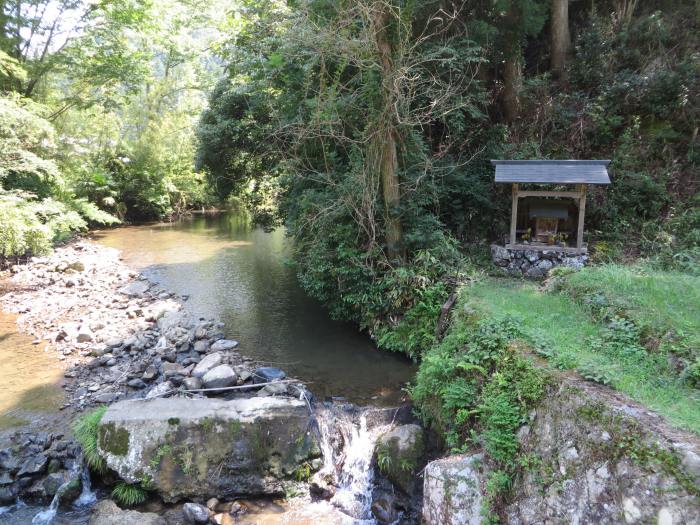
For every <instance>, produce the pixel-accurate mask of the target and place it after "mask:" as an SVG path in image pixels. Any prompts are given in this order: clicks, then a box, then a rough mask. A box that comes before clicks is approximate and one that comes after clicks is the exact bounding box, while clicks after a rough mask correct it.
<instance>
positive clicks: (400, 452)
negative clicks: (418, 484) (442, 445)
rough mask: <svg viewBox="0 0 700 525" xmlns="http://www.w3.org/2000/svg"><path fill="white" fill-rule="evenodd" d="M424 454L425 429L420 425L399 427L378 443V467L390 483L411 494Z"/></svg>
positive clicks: (382, 437)
mask: <svg viewBox="0 0 700 525" xmlns="http://www.w3.org/2000/svg"><path fill="white" fill-rule="evenodd" d="M424 452H425V440H424V438H423V429H422V428H421V427H420V426H419V425H414V424H410V425H401V426H397V427H395V428H393V429H392V430H390V431H389V432H387V433H386V434H383V435H382V436H381V437H380V438H379V440H378V441H377V449H376V459H377V465H378V467H379V470H380V471H381V472H382V474H384V475H385V476H386V477H387V478H388V479H389V481H391V482H392V483H393V484H394V485H396V486H397V487H399V488H400V489H401V490H403V491H404V492H406V493H407V494H411V492H413V489H414V481H415V477H416V472H417V471H418V467H419V466H420V464H421V460H422V459H423V454H424Z"/></svg>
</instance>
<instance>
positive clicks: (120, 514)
mask: <svg viewBox="0 0 700 525" xmlns="http://www.w3.org/2000/svg"><path fill="white" fill-rule="evenodd" d="M89 525H166V524H165V520H164V519H163V518H161V517H160V516H158V514H154V513H152V512H137V511H135V510H122V509H120V508H119V507H117V504H116V503H114V502H113V501H110V500H102V501H100V502H99V503H98V504H97V505H95V507H94V508H93V509H92V515H91V516H90V523H89Z"/></svg>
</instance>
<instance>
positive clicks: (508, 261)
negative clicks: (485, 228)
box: [491, 244, 588, 279]
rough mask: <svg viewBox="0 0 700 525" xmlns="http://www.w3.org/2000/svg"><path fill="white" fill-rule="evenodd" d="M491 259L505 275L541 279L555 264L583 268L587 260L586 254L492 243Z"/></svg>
mask: <svg viewBox="0 0 700 525" xmlns="http://www.w3.org/2000/svg"><path fill="white" fill-rule="evenodd" d="M491 259H492V260H493V263H494V264H495V265H496V266H498V267H499V268H501V269H502V270H503V272H504V273H506V274H507V275H512V276H514V277H529V278H531V279H541V278H543V277H546V276H547V275H548V274H549V271H550V270H551V269H552V268H556V267H557V266H569V267H571V268H576V269H577V270H578V269H581V268H583V267H584V266H585V265H586V262H587V261H588V255H587V254H585V253H584V254H572V253H565V252H563V251H561V250H555V249H552V250H546V249H545V250H542V249H539V250H533V249H525V248H522V249H521V248H505V247H503V246H499V245H497V244H492V245H491Z"/></svg>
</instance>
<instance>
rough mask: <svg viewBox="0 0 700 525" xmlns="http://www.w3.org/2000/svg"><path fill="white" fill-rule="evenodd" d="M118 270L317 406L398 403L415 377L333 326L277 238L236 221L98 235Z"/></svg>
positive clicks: (212, 219)
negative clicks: (287, 378) (145, 281)
mask: <svg viewBox="0 0 700 525" xmlns="http://www.w3.org/2000/svg"><path fill="white" fill-rule="evenodd" d="M95 239H96V240H97V241H99V242H101V243H104V244H105V245H108V246H112V247H115V248H118V249H120V250H122V253H123V257H124V259H125V260H126V262H127V263H129V264H131V265H133V266H135V267H137V268H139V269H140V270H142V271H143V272H144V273H145V274H147V275H148V276H149V277H150V278H151V279H152V280H154V281H156V282H158V283H161V284H162V285H163V286H164V287H165V288H167V289H169V290H172V291H174V292H177V293H178V294H181V295H188V296H189V297H190V298H189V300H188V302H187V307H188V308H189V309H190V310H191V311H192V312H193V313H196V314H198V315H201V316H204V317H207V318H215V319H218V320H220V321H222V322H224V323H225V329H224V331H225V332H226V334H227V336H229V337H232V338H235V339H237V340H239V341H240V343H241V347H240V350H241V353H242V354H243V355H245V356H248V357H251V358H253V359H256V360H258V361H260V362H263V363H265V364H268V365H271V366H278V367H280V368H282V369H284V370H285V371H287V372H288V373H289V374H290V375H292V376H294V377H297V378H299V379H302V380H304V381H306V382H307V383H308V384H309V387H310V389H311V390H312V391H313V392H314V393H315V394H316V395H317V396H319V397H321V398H324V397H327V396H341V397H345V398H347V399H349V400H350V401H353V402H355V403H359V404H374V405H388V404H394V403H396V402H398V401H399V398H400V397H401V396H402V390H401V389H402V387H403V386H404V385H405V383H406V382H408V381H410V379H411V378H412V377H413V375H414V373H415V367H414V365H413V364H412V363H411V362H410V361H409V360H408V359H406V358H404V357H403V356H401V355H397V354H391V353H388V352H381V351H378V350H377V349H376V347H375V346H374V345H373V343H372V342H371V340H370V339H369V338H368V337H367V335H366V334H363V333H360V332H359V331H358V330H357V328H356V327H355V326H353V325H350V324H347V323H341V322H336V321H333V320H331V319H330V318H329V316H328V313H327V311H326V310H324V309H323V308H322V307H321V305H320V304H318V303H317V302H316V301H314V300H312V299H310V298H309V297H308V296H307V295H306V294H305V293H304V291H303V290H302V289H301V288H300V286H299V284H298V282H297V279H296V275H295V271H294V269H293V268H292V267H291V265H290V264H289V262H290V257H291V249H290V248H291V247H290V243H289V240H288V239H287V238H286V236H285V232H284V230H283V229H277V230H275V231H273V232H270V233H268V232H265V231H263V230H262V229H260V228H254V227H252V226H251V224H250V222H249V221H248V220H247V218H246V216H245V215H243V214H240V213H225V214H218V215H196V216H194V217H190V218H186V219H183V220H179V221H177V222H173V223H161V224H152V225H143V226H129V227H125V228H118V229H114V230H108V231H103V232H98V233H96V234H95Z"/></svg>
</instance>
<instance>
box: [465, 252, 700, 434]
mask: <svg viewBox="0 0 700 525" xmlns="http://www.w3.org/2000/svg"><path fill="white" fill-rule="evenodd" d="M673 275H674V276H675V274H673ZM680 277H681V279H680V281H679V283H680V284H676V281H674V280H673V279H672V278H671V276H670V274H667V273H663V272H662V273H661V274H660V276H659V280H658V282H653V281H654V280H655V277H654V275H648V276H646V277H644V276H636V275H634V272H633V270H630V269H628V268H624V267H615V266H607V267H599V268H591V269H590V270H585V271H584V272H580V273H578V274H575V275H572V276H567V277H566V278H565V279H566V281H568V280H569V279H571V281H570V282H571V283H572V284H571V288H569V287H568V286H569V285H568V284H565V285H564V286H565V288H566V289H567V290H574V289H576V290H583V289H584V288H585V289H586V290H588V291H587V292H586V293H590V291H591V290H589V288H588V287H591V289H592V288H593V287H595V289H596V290H604V291H605V293H606V295H607V294H609V295H610V296H614V297H616V298H617V299H618V300H619V301H621V302H624V303H625V304H627V305H628V307H634V308H635V310H634V311H635V312H636V315H638V316H639V317H638V318H639V319H644V320H645V321H646V322H647V323H649V324H651V323H652V321H653V322H654V323H656V324H654V326H661V325H664V324H663V323H669V326H676V325H675V324H673V323H675V322H676V321H675V320H676V319H679V321H678V325H677V326H681V327H683V330H684V331H688V332H689V333H690V332H692V335H691V336H690V337H691V338H697V325H696V323H698V322H699V321H698V319H697V316H696V317H695V318H693V315H694V314H693V312H694V311H695V312H697V308H698V305H697V303H695V304H689V303H688V301H692V298H693V297H697V293H698V284H697V283H698V281H697V279H696V280H693V279H694V278H689V279H688V278H687V276H684V275H681V276H680ZM640 283H641V284H640ZM683 287H685V288H686V289H685V291H684V292H682V291H681V289H682V288H683ZM463 293H464V294H465V295H466V297H465V296H463V302H465V303H466V306H467V307H468V308H471V309H473V310H475V311H476V313H477V315H478V316H479V317H482V318H483V317H488V316H491V315H511V316H513V317H514V318H516V319H517V320H518V323H519V327H518V328H519V330H520V332H521V333H522V334H524V336H525V337H526V338H527V339H528V340H529V342H530V343H532V346H533V347H534V348H536V349H537V351H538V353H540V354H541V355H543V356H545V357H546V358H547V359H548V361H549V363H550V364H551V365H552V366H554V367H556V368H559V369H579V370H580V371H581V372H582V374H583V375H584V376H585V377H591V378H592V377H597V379H598V380H599V381H600V382H605V383H609V384H610V385H611V386H613V387H614V388H616V389H617V390H620V391H621V392H624V393H626V394H628V395H629V396H630V397H632V398H633V399H635V400H637V401H639V402H641V403H642V404H644V405H646V406H648V407H650V408H652V409H654V410H656V411H658V412H659V413H661V414H663V415H664V416H666V417H667V418H668V419H669V420H670V421H671V422H672V423H673V424H675V425H677V426H680V427H683V428H687V429H690V430H692V431H694V432H697V433H700V391H698V390H697V389H694V388H692V387H691V386H690V385H689V384H688V383H687V382H685V381H683V379H682V378H681V377H680V376H679V374H677V373H674V372H672V371H671V370H669V368H668V365H667V355H665V354H664V352H661V351H657V352H647V351H646V350H644V348H643V347H641V345H639V344H631V343H630V342H629V336H630V334H631V336H634V335H635V334H636V332H634V330H631V331H625V330H622V332H621V333H622V336H620V333H618V332H614V331H612V330H609V329H607V328H606V326H605V325H604V324H603V323H601V322H598V321H596V319H595V318H594V317H593V315H592V312H591V309H590V308H588V307H587V306H586V305H585V304H584V303H583V302H581V301H578V300H576V299H574V298H573V297H572V296H570V295H567V294H566V293H557V292H547V291H544V290H543V289H541V288H540V286H539V285H537V284H534V283H529V282H522V281H514V280H510V279H488V280H485V281H482V282H480V283H477V284H475V285H473V286H471V287H468V288H467V289H465V290H464V292H463ZM684 294H685V295H684ZM684 309H685V310H687V311H682V310H684ZM664 326H666V325H664Z"/></svg>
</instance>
